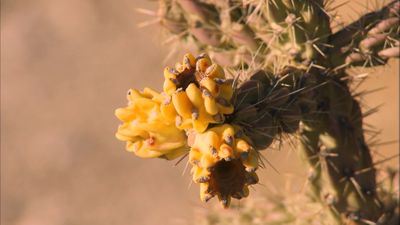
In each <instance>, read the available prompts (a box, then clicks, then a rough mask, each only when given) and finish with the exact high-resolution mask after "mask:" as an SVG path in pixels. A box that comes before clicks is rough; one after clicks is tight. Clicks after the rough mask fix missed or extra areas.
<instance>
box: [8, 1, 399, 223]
mask: <svg viewBox="0 0 400 225" xmlns="http://www.w3.org/2000/svg"><path fill="white" fill-rule="evenodd" d="M340 2H343V1H338V4H339V3H340ZM365 2H367V1H363V0H358V1H352V2H351V3H350V5H349V6H346V7H343V8H342V10H341V12H340V13H341V14H343V15H344V17H343V18H344V19H345V20H346V21H350V19H351V18H353V19H355V18H357V16H356V14H355V13H353V10H356V11H362V10H363V9H362V7H361V5H365ZM156 7H157V3H156V2H154V1H145V0H140V1H139V0H131V1H129V0H121V1H112V0H87V1H82V0H36V1H33V0H4V1H1V224H4V225H75V224H76V225H78V224H79V225H81V224H82V225H83V224H96V225H103V224H104V225H108V224H124V225H125V224H135V225H136V224H138V225H155V224H165V225H169V224H184V223H183V222H182V221H184V220H185V219H186V220H188V219H190V218H192V216H193V212H194V209H196V208H210V205H212V204H214V203H215V202H216V201H215V200H214V201H212V203H209V204H203V203H200V201H199V199H198V187H197V186H196V185H192V186H190V187H189V185H190V176H189V175H188V172H187V173H186V174H185V175H183V176H182V172H183V170H184V165H185V163H181V164H179V165H178V166H176V167H175V166H174V162H167V161H163V160H157V159H152V160H143V159H140V158H137V157H135V156H134V155H133V154H130V153H128V152H126V151H124V143H122V142H120V141H118V140H116V139H115V138H114V133H115V131H116V128H117V126H118V124H119V122H118V121H117V119H116V118H115V117H114V110H115V109H116V108H117V107H121V106H124V105H125V104H126V99H125V94H126V91H127V90H128V89H129V88H131V87H132V88H138V89H141V88H143V87H145V86H151V87H154V88H156V89H158V90H161V86H162V79H163V78H162V71H163V68H164V67H165V66H166V65H167V64H166V63H165V62H164V59H165V56H166V55H167V54H168V52H169V51H168V46H163V45H162V41H163V38H162V32H160V27H158V26H151V27H147V28H143V29H139V28H138V27H137V24H139V23H140V22H143V21H146V20H152V19H154V18H152V17H149V16H145V15H142V14H140V13H138V12H136V11H135V9H136V8H148V9H153V10H154V9H156ZM180 58H181V56H179V57H178V58H173V59H172V60H170V61H168V63H170V64H172V62H173V61H175V60H180ZM398 70H399V66H398V61H396V60H394V61H391V63H390V66H388V67H385V68H381V69H378V70H376V71H372V72H371V74H370V78H369V80H368V81H367V82H366V83H365V84H364V85H363V86H362V87H361V89H360V90H363V89H365V90H368V89H374V88H377V87H385V89H384V90H382V91H379V92H376V93H372V94H370V95H368V96H366V97H365V101H364V103H365V105H367V106H370V107H374V106H377V105H380V104H384V105H383V106H382V107H381V109H380V111H379V112H378V113H376V114H374V115H372V116H370V117H368V118H367V119H366V122H367V123H368V124H371V125H374V126H375V127H376V128H378V129H379V130H381V131H382V133H381V135H380V139H381V141H382V142H384V141H392V140H398V137H399V127H398V124H399V119H398V118H399V73H398ZM398 148H399V145H398V143H395V144H391V145H384V146H380V147H379V148H377V149H376V151H377V152H379V154H380V155H378V154H376V159H377V160H379V159H381V158H382V157H384V156H390V155H393V154H395V153H396V152H397V151H398ZM294 151H295V150H290V149H289V150H282V151H274V150H270V151H268V150H267V151H265V152H264V155H265V156H266V157H267V158H268V160H269V161H270V162H271V163H272V164H273V165H274V166H275V167H276V168H277V169H278V170H279V171H280V174H277V173H275V172H274V171H273V170H272V169H271V168H270V167H267V168H266V169H263V170H260V172H259V174H260V177H261V182H262V183H264V185H274V186H276V187H279V186H281V185H283V184H284V183H285V180H286V178H287V177H288V176H294V177H298V178H299V179H303V178H304V177H305V174H306V172H307V171H306V170H305V169H304V168H303V167H302V166H301V165H302V164H301V162H300V161H299V160H298V159H297V157H296V154H295V152H294ZM389 164H391V165H393V166H396V165H398V161H397V160H392V161H390V162H389ZM266 190H267V188H266V187H265V186H263V185H257V186H256V187H255V190H252V194H251V196H250V197H252V196H257V195H262V194H263V193H265V192H266Z"/></svg>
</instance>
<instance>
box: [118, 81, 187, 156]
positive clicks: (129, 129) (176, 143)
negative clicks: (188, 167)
mask: <svg viewBox="0 0 400 225" xmlns="http://www.w3.org/2000/svg"><path fill="white" fill-rule="evenodd" d="M127 98H128V106H127V107H125V108H119V109H117V110H115V115H116V116H117V117H118V119H120V120H121V121H122V122H123V124H122V125H120V126H119V127H118V131H117V133H116V137H117V138H118V139H119V140H121V141H126V149H127V150H128V151H130V152H133V153H135V154H136V155H137V156H139V157H142V158H157V157H159V158H166V159H175V158H177V157H179V156H181V155H183V154H185V153H187V151H188V147H187V144H186V143H187V142H186V135H185V132H184V131H181V130H179V129H177V128H176V127H175V124H174V123H173V121H168V119H167V118H165V117H164V116H163V115H162V113H161V110H160V106H161V102H162V100H163V96H162V95H161V94H160V93H158V92H156V91H154V90H152V89H150V88H145V89H144V90H143V92H139V91H137V90H134V89H131V90H129V91H128V96H127Z"/></svg>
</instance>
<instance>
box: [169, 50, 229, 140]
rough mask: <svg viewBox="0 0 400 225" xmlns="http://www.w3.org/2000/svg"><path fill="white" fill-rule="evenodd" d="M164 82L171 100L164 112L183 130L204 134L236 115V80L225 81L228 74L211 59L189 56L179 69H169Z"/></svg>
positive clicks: (204, 56)
mask: <svg viewBox="0 0 400 225" xmlns="http://www.w3.org/2000/svg"><path fill="white" fill-rule="evenodd" d="M164 78H165V80H164V88H163V89H164V92H165V93H166V94H167V95H168V96H167V99H166V100H165V101H164V102H163V104H162V106H161V111H162V112H163V114H164V116H165V117H168V118H175V120H176V126H177V127H178V128H179V129H189V128H194V129H195V130H196V131H197V132H203V131H205V130H206V129H207V127H208V125H209V124H210V123H221V122H223V120H224V115H226V114H231V113H233V105H232V104H231V102H230V101H231V98H232V94H233V88H232V79H225V74H224V70H223V69H222V68H221V67H220V66H219V65H217V64H215V63H213V62H212V61H211V59H210V58H209V57H208V55H206V54H203V55H200V56H198V57H197V58H195V57H194V56H193V55H191V54H186V55H185V56H184V57H183V62H182V63H177V64H176V65H175V68H169V67H167V68H165V70H164ZM172 108H173V109H175V110H172Z"/></svg>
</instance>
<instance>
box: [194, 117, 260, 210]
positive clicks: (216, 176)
mask: <svg viewBox="0 0 400 225" xmlns="http://www.w3.org/2000/svg"><path fill="white" fill-rule="evenodd" d="M238 134H240V133H239V129H238V128H235V127H233V126H231V125H229V124H224V125H221V126H216V127H213V128H211V129H208V130H207V131H205V132H204V133H196V134H195V140H194V143H193V145H192V147H191V150H190V153H189V162H190V163H191V164H192V166H193V168H192V170H191V171H192V175H193V181H194V182H195V183H200V199H201V200H202V201H205V202H206V201H208V200H209V199H211V198H212V197H214V196H217V197H218V199H219V201H220V202H221V204H222V206H223V207H228V206H229V204H230V201H231V198H236V199H241V198H244V197H247V196H248V195H249V189H248V186H249V185H253V184H256V183H257V182H258V177H257V174H256V173H255V170H256V169H257V167H258V160H259V159H258V153H257V152H256V150H254V148H252V147H251V144H250V143H249V142H247V141H246V139H247V138H246V137H240V138H239V137H237V136H238Z"/></svg>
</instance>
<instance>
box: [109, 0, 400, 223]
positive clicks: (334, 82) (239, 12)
mask: <svg viewBox="0 0 400 225" xmlns="http://www.w3.org/2000/svg"><path fill="white" fill-rule="evenodd" d="M159 2H160V8H159V12H158V16H159V19H160V22H161V24H162V25H163V26H164V27H165V28H166V29H167V30H168V31H169V32H170V35H172V36H173V37H175V39H176V40H178V41H180V42H189V43H192V44H194V45H195V46H197V47H198V49H199V50H200V51H202V52H206V53H209V54H210V56H211V58H212V59H213V60H215V61H216V62H218V63H219V64H220V65H222V66H223V67H224V68H225V69H226V71H230V72H232V71H233V74H234V75H237V74H239V75H242V77H239V75H238V76H237V77H234V78H235V79H234V80H231V79H226V77H225V75H224V69H223V67H221V66H219V65H217V64H215V63H213V62H212V61H211V58H210V57H208V56H207V55H206V54H202V55H200V56H199V57H197V58H195V57H194V56H192V55H191V54H187V55H185V56H184V59H183V62H182V63H177V64H176V65H175V67H174V68H170V67H168V68H166V69H165V71H164V78H165V81H164V86H163V93H162V94H158V93H156V92H154V91H149V89H145V91H144V92H143V93H142V94H137V95H135V98H136V96H138V97H137V98H138V99H145V100H146V101H144V102H145V105H146V107H143V109H137V108H138V107H129V106H128V108H127V109H124V110H120V111H117V113H116V114H117V116H118V117H119V118H120V119H121V120H122V121H123V122H124V124H123V125H122V126H121V127H120V129H119V132H118V133H117V137H118V138H120V139H121V140H124V141H127V142H128V149H133V150H134V151H135V152H136V154H137V155H139V156H142V157H164V158H167V159H173V158H175V157H177V156H179V155H183V154H184V153H186V152H188V154H189V161H190V163H191V164H192V165H193V169H192V173H193V180H194V181H195V182H196V183H200V189H201V190H200V198H201V199H202V200H204V201H207V200H209V199H210V198H212V197H213V196H217V197H218V198H219V200H220V201H221V203H222V205H223V206H224V207H227V206H229V203H230V199H231V198H238V199H240V198H243V197H246V196H247V195H248V186H249V185H251V184H255V183H257V182H258V178H257V175H256V173H255V169H257V167H258V165H259V164H260V163H261V160H260V157H259V156H260V154H261V150H264V149H266V148H268V147H269V146H270V145H271V143H272V142H273V141H274V140H276V139H278V138H280V137H282V136H285V135H293V134H294V135H295V137H297V138H298V140H299V149H298V152H299V155H300V156H301V157H302V159H303V160H304V161H305V162H306V164H307V166H308V167H309V169H310V176H309V177H308V180H309V184H310V185H309V187H310V188H309V196H311V199H310V200H311V201H313V204H314V205H319V206H320V207H321V208H322V211H323V212H324V217H322V218H325V220H326V221H325V222H326V223H327V224H351V225H358V224H360V225H361V224H395V223H397V222H398V214H399V210H398V208H399V207H398V202H397V200H396V197H394V195H393V194H385V195H384V196H383V195H382V194H381V193H382V191H380V189H379V187H378V183H377V181H376V173H377V170H376V168H375V164H374V162H373V159H372V156H371V152H370V149H369V148H368V146H367V144H366V141H365V137H364V132H363V124H362V118H363V114H362V112H361V108H360V105H359V102H358V100H357V99H356V96H353V93H351V90H350V88H349V85H350V82H351V81H352V77H351V76H349V75H348V74H347V73H346V69H348V68H349V67H351V66H360V65H362V66H376V65H384V64H385V63H386V62H387V60H388V59H389V58H394V57H398V56H399V54H400V53H399V52H400V51H399V35H400V29H399V10H400V2H398V1H393V2H392V3H390V4H388V5H386V6H385V7H383V8H382V9H380V10H378V11H376V12H372V13H369V14H367V15H365V16H363V17H361V18H360V19H359V20H357V21H355V22H354V23H352V24H350V25H349V26H347V27H344V28H343V29H341V30H339V31H337V32H333V31H332V30H331V25H332V23H333V21H332V18H331V16H330V15H329V13H328V12H329V11H330V3H331V1H324V0H301V1H300V0H297V1H295V0H226V1H219V0H159ZM240 78H242V79H240ZM135 93H136V92H135ZM135 101H136V100H135ZM135 101H133V99H132V101H131V102H135ZM135 104H137V103H132V105H135ZM147 105H148V106H149V107H147ZM141 110H144V111H143V112H142V111H141ZM136 114H138V116H134V115H136ZM136 118H140V120H137V119H136ZM154 118H160V120H159V121H162V122H160V124H158V123H157V124H156V123H154V122H153V121H154ZM161 118H162V119H161ZM136 121H140V122H143V123H148V126H144V125H143V124H142V123H137V122H136ZM138 124H141V125H140V126H139V125H138ZM154 128H158V129H154ZM167 130H168V132H166V131H167ZM139 131H140V132H139ZM164 132H165V133H164ZM152 137H156V139H154V138H152ZM186 138H187V146H186V142H185V141H184V139H186ZM154 140H156V141H157V140H159V141H160V142H155V143H159V144H160V145H159V147H158V148H157V147H150V145H149V144H152V143H153V142H154ZM172 143H173V144H172ZM174 144H175V145H174ZM156 146H157V145H156ZM165 146H167V147H165ZM189 146H190V147H191V148H190V150H189ZM389 192H390V191H389ZM290 215H292V214H290ZM293 215H294V216H297V215H296V213H295V214H293ZM325 215H328V216H325Z"/></svg>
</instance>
